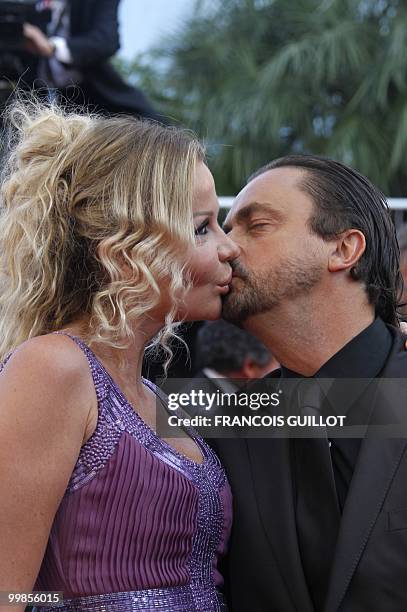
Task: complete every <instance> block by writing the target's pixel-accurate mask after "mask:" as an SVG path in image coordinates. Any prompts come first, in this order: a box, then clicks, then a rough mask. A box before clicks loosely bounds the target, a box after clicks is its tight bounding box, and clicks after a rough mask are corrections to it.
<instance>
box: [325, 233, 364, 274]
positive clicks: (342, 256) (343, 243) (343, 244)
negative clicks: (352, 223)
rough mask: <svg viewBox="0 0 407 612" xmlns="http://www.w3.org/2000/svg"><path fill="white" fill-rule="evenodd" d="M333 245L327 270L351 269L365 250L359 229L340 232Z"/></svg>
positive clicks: (362, 235)
mask: <svg viewBox="0 0 407 612" xmlns="http://www.w3.org/2000/svg"><path fill="white" fill-rule="evenodd" d="M334 245H335V247H334V249H333V250H332V252H331V254H330V255H329V259H328V270H329V271H330V272H338V271H340V270H352V268H354V267H355V266H356V264H357V263H358V261H359V259H360V258H361V257H362V255H363V253H364V252H365V250H366V239H365V236H364V234H363V233H362V232H361V231H360V230H357V229H350V230H346V231H345V232H343V233H342V234H340V236H339V237H338V238H337V240H336V241H335V243H334Z"/></svg>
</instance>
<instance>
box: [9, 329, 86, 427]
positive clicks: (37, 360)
mask: <svg viewBox="0 0 407 612" xmlns="http://www.w3.org/2000/svg"><path fill="white" fill-rule="evenodd" d="M10 392H12V397H13V398H14V399H15V401H16V402H17V403H18V402H22V401H23V399H24V398H25V397H26V396H27V395H28V396H29V397H31V398H32V399H34V398H39V397H41V398H42V400H43V401H42V404H41V405H42V406H43V410H44V411H47V410H51V411H52V414H54V415H55V416H57V415H58V413H59V412H61V411H63V410H64V409H65V408H66V405H67V404H69V407H70V414H71V416H76V418H79V419H80V420H82V419H83V418H84V416H83V415H85V424H86V421H87V415H88V414H89V411H90V409H91V408H92V406H94V405H95V403H96V396H95V390H94V387H93V381H92V376H91V372H90V368H89V364H88V361H87V357H86V355H85V354H84V353H83V351H82V350H81V349H80V348H79V347H78V346H77V345H76V344H75V343H74V342H73V341H72V340H71V339H70V338H68V337H67V336H65V335H62V334H46V335H44V336H37V337H34V338H30V339H29V340H26V341H25V342H23V343H22V344H21V345H20V346H18V347H17V348H16V349H15V351H13V354H12V355H11V357H10V358H9V359H8V361H7V363H6V364H5V366H4V368H3V370H2V373H1V375H0V405H1V403H2V401H1V396H2V394H3V393H5V394H6V395H8V394H9V393H10ZM34 401H35V399H34ZM35 403H36V402H35ZM21 409H23V408H22V407H21ZM37 409H38V407H37ZM40 412H41V411H40ZM44 416H46V415H44ZM59 416H61V415H59Z"/></svg>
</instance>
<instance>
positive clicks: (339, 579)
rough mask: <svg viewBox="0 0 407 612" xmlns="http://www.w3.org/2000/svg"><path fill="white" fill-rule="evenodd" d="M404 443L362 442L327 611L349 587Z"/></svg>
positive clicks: (337, 547) (342, 524)
mask: <svg viewBox="0 0 407 612" xmlns="http://www.w3.org/2000/svg"><path fill="white" fill-rule="evenodd" d="M406 445H407V441H406V440H380V439H365V440H364V441H363V444H362V448H361V451H360V457H359V460H358V463H357V466H356V470H355V473H354V476H353V478H352V482H351V486H350V489H349V493H348V497H347V500H346V504H345V507H344V510H343V515H342V520H341V525H340V529H339V535H338V542H337V545H336V551H335V559H334V562H333V566H332V573H331V579H330V586H329V590H328V595H327V600H326V604H325V611H326V612H334V611H335V610H337V609H338V608H339V606H340V603H341V601H342V599H343V597H344V595H345V593H346V590H347V588H348V587H349V584H350V581H351V580H352V576H353V574H354V572H355V570H356V567H357V565H358V563H359V560H360V557H361V556H362V554H363V551H364V548H365V546H366V544H367V542H368V539H369V536H370V533H371V531H372V529H373V527H374V524H375V522H376V519H377V516H378V514H379V512H380V510H381V508H382V506H383V502H384V500H385V498H386V495H387V492H388V490H389V487H390V485H391V481H392V479H393V477H394V474H395V473H396V471H397V468H398V466H399V463H400V460H401V458H402V455H403V453H404V451H405V448H406Z"/></svg>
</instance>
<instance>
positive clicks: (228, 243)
mask: <svg viewBox="0 0 407 612" xmlns="http://www.w3.org/2000/svg"><path fill="white" fill-rule="evenodd" d="M218 254H219V259H220V260H221V261H230V260H232V259H236V258H237V257H239V254H240V247H239V245H238V244H236V242H234V241H233V240H232V239H231V238H229V236H228V235H227V234H224V238H223V240H222V242H221V244H220V245H219V247H218Z"/></svg>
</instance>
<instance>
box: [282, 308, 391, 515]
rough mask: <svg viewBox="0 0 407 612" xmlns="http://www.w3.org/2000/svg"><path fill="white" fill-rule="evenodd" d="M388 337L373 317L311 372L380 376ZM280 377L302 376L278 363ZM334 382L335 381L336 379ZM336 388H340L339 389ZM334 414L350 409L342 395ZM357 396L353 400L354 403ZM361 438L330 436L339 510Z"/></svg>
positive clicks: (324, 375) (321, 375)
mask: <svg viewBox="0 0 407 612" xmlns="http://www.w3.org/2000/svg"><path fill="white" fill-rule="evenodd" d="M391 345H392V337H391V334H390V332H389V330H388V329H387V327H386V325H385V323H384V322H383V321H382V320H381V319H379V318H377V319H375V321H374V322H373V323H371V325H369V326H368V327H366V328H365V329H364V330H363V331H362V332H361V333H360V334H358V335H357V336H356V337H355V338H353V339H352V340H350V342H348V343H347V344H346V345H345V346H344V347H343V348H342V349H341V350H340V351H338V352H337V353H336V354H335V355H333V357H331V359H329V361H327V362H326V363H325V364H324V365H323V366H322V367H321V368H320V369H319V370H318V372H317V373H316V374H315V375H314V377H315V378H329V379H338V378H339V379H341V378H346V379H351V378H358V379H364V380H367V379H372V378H377V377H380V374H381V371H382V370H383V368H384V365H385V363H386V360H387V357H388V355H389V353H390V350H391ZM281 375H282V377H284V378H286V377H287V378H292V377H295V378H303V377H302V376H301V374H297V373H295V372H293V371H292V370H289V369H288V368H284V366H282V367H281ZM336 384H337V385H338V383H336ZM339 391H340V389H339ZM334 396H335V398H336V401H339V402H340V401H341V400H340V399H338V398H340V392H339V393H336V394H334ZM342 401H343V403H341V405H340V406H339V408H340V409H339V410H337V414H348V415H349V413H351V412H352V402H351V401H349V398H346V395H345V396H344V397H343V399H342ZM360 402H361V398H359V399H358V400H356V403H353V406H354V409H355V407H358V404H359V403H360ZM361 442H362V440H361V438H335V439H331V458H332V465H333V471H334V478H335V485H336V490H337V495H338V501H339V505H340V509H341V511H342V510H343V507H344V505H345V501H346V496H347V493H348V490H349V486H350V483H351V480H352V476H353V472H354V469H355V466H356V463H357V458H358V455H359V450H360V445H361Z"/></svg>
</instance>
